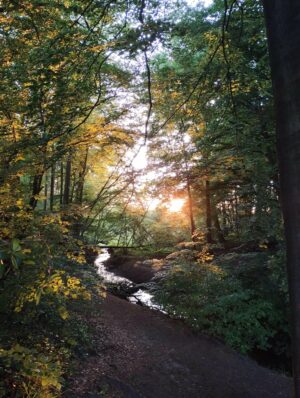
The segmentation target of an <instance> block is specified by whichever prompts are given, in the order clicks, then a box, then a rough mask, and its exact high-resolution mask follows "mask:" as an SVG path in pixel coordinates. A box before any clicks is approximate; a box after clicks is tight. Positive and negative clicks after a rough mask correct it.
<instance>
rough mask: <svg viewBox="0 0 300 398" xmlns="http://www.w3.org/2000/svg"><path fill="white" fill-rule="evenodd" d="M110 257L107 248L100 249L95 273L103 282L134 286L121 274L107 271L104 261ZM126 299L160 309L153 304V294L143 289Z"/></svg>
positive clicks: (160, 309)
mask: <svg viewBox="0 0 300 398" xmlns="http://www.w3.org/2000/svg"><path fill="white" fill-rule="evenodd" d="M109 258H110V254H109V252H108V250H107V249H102V252H101V253H100V254H99V255H98V257H97V258H96V260H95V266H96V267H97V273H98V274H99V275H100V276H101V277H102V278H103V280H104V283H106V284H108V285H109V284H113V285H119V284H124V285H127V286H128V287H134V283H133V282H132V281H131V280H130V279H127V278H124V277H122V276H118V275H116V274H115V273H114V272H111V271H108V270H107V268H106V266H105V262H106V261H107V260H108V259H109ZM127 299H128V301H130V302H131V303H133V304H138V303H141V304H142V305H145V306H146V307H149V308H152V309H155V310H159V311H162V312H164V311H163V310H162V308H161V306H159V305H158V304H155V303H154V302H153V295H152V294H151V293H149V292H148V291H146V290H144V289H139V290H138V291H137V292H135V293H134V294H132V295H131V296H129V297H128V298H127Z"/></svg>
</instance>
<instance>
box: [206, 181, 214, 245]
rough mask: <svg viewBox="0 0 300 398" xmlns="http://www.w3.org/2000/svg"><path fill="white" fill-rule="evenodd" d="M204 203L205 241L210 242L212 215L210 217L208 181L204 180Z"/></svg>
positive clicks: (211, 240)
mask: <svg viewBox="0 0 300 398" xmlns="http://www.w3.org/2000/svg"><path fill="white" fill-rule="evenodd" d="M205 204H206V241H207V243H212V242H213V239H212V231H211V226H212V217H211V202H210V183H209V181H208V180H206V181H205Z"/></svg>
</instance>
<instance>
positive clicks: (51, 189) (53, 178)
mask: <svg viewBox="0 0 300 398" xmlns="http://www.w3.org/2000/svg"><path fill="white" fill-rule="evenodd" d="M54 187H55V164H53V165H52V167H51V181H50V210H51V211H53V205H54Z"/></svg>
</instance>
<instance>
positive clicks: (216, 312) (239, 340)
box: [156, 256, 289, 354]
mask: <svg viewBox="0 0 300 398" xmlns="http://www.w3.org/2000/svg"><path fill="white" fill-rule="evenodd" d="M201 257H202V259H203V256H201ZM252 265H253V264H252ZM264 267H265V268H266V269H267V270H268V268H267V266H266V264H265V263H264ZM253 273H254V274H256V275H255V277H256V280H258V279H259V277H260V276H259V275H260V274H259V273H257V267H256V268H255V267H254V268H251V266H250V270H249V269H248V268H247V264H244V268H243V267H240V268H239V270H238V271H237V270H236V272H233V271H232V270H231V272H230V271H229V267H228V264H226V265H225V266H224V267H221V266H220V265H216V264H214V263H213V262H207V261H205V260H204V261H203V260H202V261H199V262H197V263H195V262H180V263H178V262H177V263H176V264H174V266H173V267H171V268H170V271H169V273H168V274H167V276H166V278H165V279H163V280H162V281H161V282H160V288H159V289H158V290H157V292H156V299H157V301H158V302H159V303H161V304H162V305H163V307H164V308H165V309H166V310H167V311H168V312H169V313H170V314H173V315H174V316H176V317H179V318H182V319H184V320H185V321H186V322H187V323H188V324H189V325H190V326H192V327H193V328H194V329H196V330H201V331H205V332H206V333H208V334H210V335H212V336H214V337H218V338H221V339H222V340H224V341H225V342H226V343H227V344H229V345H230V346H232V347H233V348H235V349H237V350H239V351H240V352H242V353H246V352H250V351H253V350H254V349H260V350H269V349H272V350H273V351H276V353H278V354H280V353H282V351H285V352H287V349H288V348H287V345H288V341H289V336H288V325H287V313H286V312H287V311H286V307H285V306H284V305H283V300H278V294H279V287H278V286H277V285H275V284H274V283H273V282H274V281H273V282H272V275H273V274H272V273H270V277H269V278H267V279H265V280H264V283H266V284H267V285H268V286H269V284H271V285H272V287H273V289H269V290H268V289H266V291H265V294H261V286H260V288H258V289H256V288H255V284H254V283H253V280H254V275H252V274H253ZM268 281H269V282H268ZM257 285H259V284H257ZM269 288H270V286H269ZM270 290H271V291H272V294H269V292H270Z"/></svg>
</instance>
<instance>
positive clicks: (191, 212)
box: [186, 177, 196, 239]
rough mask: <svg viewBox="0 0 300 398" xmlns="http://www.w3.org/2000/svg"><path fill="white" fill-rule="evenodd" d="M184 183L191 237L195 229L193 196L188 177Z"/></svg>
mask: <svg viewBox="0 0 300 398" xmlns="http://www.w3.org/2000/svg"><path fill="white" fill-rule="evenodd" d="M186 185H187V193H188V206H189V215H190V225H191V237H192V239H193V236H194V233H195V231H196V224H195V219H194V212H193V198H192V191H191V184H190V178H189V177H187V181H186Z"/></svg>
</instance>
